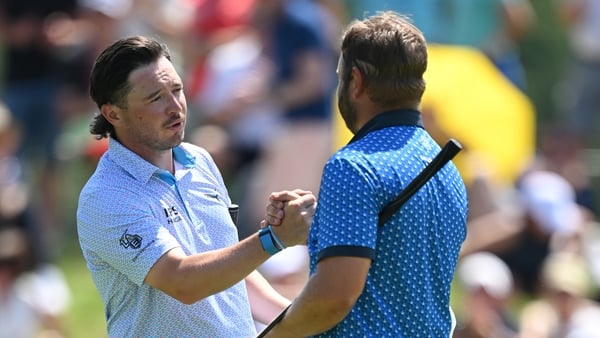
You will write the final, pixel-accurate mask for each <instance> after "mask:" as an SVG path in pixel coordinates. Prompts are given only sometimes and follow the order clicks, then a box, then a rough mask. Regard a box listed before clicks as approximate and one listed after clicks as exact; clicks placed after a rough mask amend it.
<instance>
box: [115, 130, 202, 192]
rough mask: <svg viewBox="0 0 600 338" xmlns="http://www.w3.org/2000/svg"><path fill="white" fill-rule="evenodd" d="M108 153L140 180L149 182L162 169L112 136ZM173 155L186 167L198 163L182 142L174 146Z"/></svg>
mask: <svg viewBox="0 0 600 338" xmlns="http://www.w3.org/2000/svg"><path fill="white" fill-rule="evenodd" d="M108 154H109V156H110V157H111V159H112V161H113V162H114V163H116V164H117V165H119V166H121V167H122V168H123V169H125V171H127V172H128V173H129V174H130V175H131V176H133V177H134V178H135V179H136V180H138V181H143V182H147V181H148V180H149V179H150V177H152V175H154V174H155V173H157V172H160V171H161V169H160V168H158V167H157V166H155V165H154V164H152V163H150V162H148V161H146V160H144V159H143V158H141V157H140V156H139V155H138V154H136V153H134V152H133V151H131V150H129V149H127V148H126V147H125V146H123V145H122V144H121V143H120V142H119V141H117V140H115V139H114V138H112V137H111V138H110V139H109V143H108ZM173 157H174V159H175V161H177V162H179V163H181V164H182V165H183V166H184V167H185V168H192V167H193V166H194V165H196V158H195V157H194V156H192V155H191V154H190V153H189V152H188V151H187V150H185V148H184V147H183V146H182V145H181V144H180V145H178V146H177V147H174V148H173Z"/></svg>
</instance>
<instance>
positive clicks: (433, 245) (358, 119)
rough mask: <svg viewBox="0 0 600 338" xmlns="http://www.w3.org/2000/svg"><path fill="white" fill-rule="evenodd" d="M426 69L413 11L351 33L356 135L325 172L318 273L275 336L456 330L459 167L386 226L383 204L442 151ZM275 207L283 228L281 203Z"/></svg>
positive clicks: (349, 118) (344, 88) (349, 74)
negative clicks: (433, 130)
mask: <svg viewBox="0 0 600 338" xmlns="http://www.w3.org/2000/svg"><path fill="white" fill-rule="evenodd" d="M426 67H427V46H426V43H425V39H424V37H423V35H422V33H421V32H420V31H419V30H418V29H417V28H416V27H415V26H413V25H412V24H411V23H410V22H409V21H408V20H407V19H406V18H405V17H403V16H400V15H398V14H395V13H393V12H385V13H380V14H378V15H375V16H372V17H369V18H367V19H365V20H362V21H356V22H353V23H351V24H350V26H349V27H348V29H347V30H346V32H345V34H344V36H343V40H342V46H341V56H340V59H339V63H338V69H337V73H338V76H339V86H338V107H339V110H340V113H341V115H342V117H343V119H344V121H345V123H346V126H347V127H348V128H349V129H350V130H351V131H352V132H353V133H354V137H353V139H352V140H351V141H350V143H349V144H348V145H347V146H345V147H343V148H342V149H340V150H339V151H338V152H337V153H336V154H334V155H333V156H332V157H331V158H330V159H329V161H328V162H327V164H326V165H325V168H324V170H323V177H322V181H321V186H320V190H319V203H318V206H317V209H316V212H315V216H314V221H313V223H312V225H311V228H310V232H309V238H308V249H309V254H310V274H311V276H310V279H309V281H308V283H307V285H306V286H305V287H304V289H303V290H302V291H301V292H300V294H299V295H298V297H297V298H296V299H295V300H294V301H293V302H292V305H291V306H290V307H289V309H288V310H287V312H286V313H285V316H284V317H283V318H282V320H281V321H280V322H279V323H278V324H277V325H275V326H274V327H273V329H272V330H270V331H269V334H268V335H267V336H268V337H305V336H313V335H317V336H322V337H450V336H451V335H452V331H453V328H454V325H455V324H454V322H455V321H454V316H453V314H452V310H451V309H450V287H451V282H452V279H453V276H454V270H455V267H456V263H457V260H458V255H459V251H460V247H461V244H462V242H463V240H464V238H465V236H466V217H467V195H466V190H465V186H464V183H463V181H462V179H461V176H460V175H459V173H458V171H457V169H456V167H455V166H454V165H453V164H452V163H449V164H448V165H446V166H445V167H444V168H442V169H441V170H440V171H439V172H438V173H437V174H436V176H434V177H433V178H432V179H431V181H430V182H428V183H427V184H425V185H424V186H423V187H422V188H421V189H420V190H419V191H418V192H417V193H416V194H415V195H414V196H413V197H412V198H411V199H409V200H408V202H407V203H406V204H404V206H403V208H402V209H401V210H400V211H399V212H397V213H396V214H395V215H394V216H393V217H392V218H391V219H390V220H388V221H387V222H386V224H385V225H384V226H382V227H379V226H378V214H379V212H380V210H381V209H382V208H383V207H384V206H386V205H387V204H388V203H389V202H391V201H392V200H393V199H395V197H396V196H397V194H398V193H399V192H400V191H402V190H403V189H404V188H405V187H406V185H407V184H408V183H409V182H410V181H411V180H412V179H413V178H414V177H415V176H416V175H417V174H418V173H419V172H421V170H423V168H424V167H425V166H426V165H427V164H428V162H430V161H431V159H432V158H433V157H434V156H435V155H436V154H437V153H438V152H439V151H440V147H439V146H438V145H437V144H436V143H435V141H434V140H433V139H432V138H431V136H430V135H429V134H428V133H427V131H426V130H425V129H424V128H423V125H422V122H421V114H420V112H419V111H418V107H419V104H420V100H421V96H422V94H423V92H424V90H425V81H424V79H423V73H424V72H425V69H426ZM269 212H270V216H269V217H268V218H267V220H268V221H269V222H270V224H272V225H277V224H279V222H280V220H281V218H280V217H281V214H283V213H282V212H281V207H280V206H277V205H275V204H274V205H272V206H271V207H270V208H269ZM287 216H288V215H287V212H286V216H285V217H287ZM283 219H284V220H285V218H283Z"/></svg>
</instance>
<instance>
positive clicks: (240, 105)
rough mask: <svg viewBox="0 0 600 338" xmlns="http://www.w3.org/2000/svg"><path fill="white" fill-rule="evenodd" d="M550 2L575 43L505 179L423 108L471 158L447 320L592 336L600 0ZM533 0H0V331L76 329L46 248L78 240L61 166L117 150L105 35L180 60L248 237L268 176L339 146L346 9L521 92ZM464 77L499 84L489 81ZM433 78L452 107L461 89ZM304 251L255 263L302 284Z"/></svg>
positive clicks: (309, 185)
mask: <svg viewBox="0 0 600 338" xmlns="http://www.w3.org/2000/svg"><path fill="white" fill-rule="evenodd" d="M537 3H540V1H537ZM550 3H551V5H550V6H549V7H550V8H551V14H550V15H552V16H553V17H554V18H555V19H556V21H557V22H559V23H560V24H561V25H562V26H561V30H562V31H563V32H564V34H565V39H566V41H567V43H568V47H569V49H568V62H566V63H565V66H564V69H560V70H558V69H555V71H557V72H561V74H558V77H559V78H560V79H561V80H560V81H557V83H555V84H554V85H553V88H554V90H553V91H552V92H549V93H547V97H548V100H553V101H555V102H557V104H556V105H557V107H558V108H557V110H558V111H559V113H558V114H554V115H553V116H552V118H545V119H542V118H540V116H542V115H543V114H544V112H540V111H535V110H533V111H532V112H531V114H533V116H532V118H533V120H534V121H536V124H535V126H534V128H531V129H532V130H531V139H533V144H532V150H531V152H530V156H529V158H528V159H527V161H526V163H521V164H519V166H518V167H516V168H514V170H515V171H516V172H518V174H517V175H514V177H511V178H510V179H506V177H503V179H498V178H497V176H496V175H494V169H495V168H494V167H493V166H490V165H489V163H487V162H486V161H482V158H484V159H485V156H481V155H482V154H481V153H480V152H481V150H478V151H475V149H477V146H476V144H475V143H474V142H473V141H472V140H470V139H468V138H467V137H464V139H463V138H461V133H460V130H459V131H457V130H456V129H453V130H449V129H448V128H445V125H444V123H443V122H444V120H446V121H447V120H452V116H444V114H446V115H447V113H445V111H444V110H440V109H437V110H436V109H434V108H433V109H424V111H423V114H424V115H425V116H424V117H425V121H426V125H425V127H426V128H427V129H429V130H430V131H431V132H432V134H433V135H435V136H436V137H437V138H438V141H439V142H440V144H442V143H445V141H446V139H447V138H448V137H454V138H457V139H458V140H459V141H461V142H462V143H463V146H464V148H465V149H464V151H463V152H462V153H461V154H460V155H459V157H461V158H462V159H460V165H459V169H460V170H461V171H464V172H465V173H467V172H468V173H469V175H466V174H465V181H466V184H467V187H468V191H469V200H470V215H469V222H468V235H467V239H466V241H465V243H464V245H463V252H462V257H461V261H460V262H459V268H458V270H457V272H456V286H457V292H456V294H455V295H453V302H454V306H455V307H456V309H455V310H456V312H457V317H458V326H457V330H456V332H455V336H456V337H569V338H574V337H586V338H589V337H600V331H599V328H600V325H597V323H598V322H600V307H599V306H600V304H599V303H598V302H599V301H600V293H599V286H600V260H599V259H598V257H600V224H599V223H598V218H597V217H598V212H599V211H600V210H599V209H598V201H597V198H598V197H597V195H598V193H599V192H600V189H598V185H599V183H598V182H597V179H598V177H596V174H597V173H598V172H599V170H598V169H597V168H595V167H594V166H593V162H592V161H590V154H595V153H597V152H595V151H596V150H597V149H599V148H600V130H599V127H600V120H599V115H600V1H597V0H552V1H550ZM535 4H536V1H534V0H531V1H529V0H481V1H471V0H419V1H408V0H407V1H404V0H397V1H384V0H347V1H344V0H53V1H47V0H0V338H2V337H34V336H39V334H40V332H42V333H46V334H47V333H48V332H50V333H51V334H52V335H55V336H59V337H60V336H63V335H68V334H66V332H65V329H64V326H63V325H62V324H61V320H62V319H63V317H64V315H65V314H66V313H67V311H68V307H69V304H70V301H71V300H72V299H71V298H72V296H71V292H70V290H69V286H68V284H67V283H66V279H65V276H64V275H63V274H62V272H61V271H60V269H58V268H57V267H56V265H55V261H56V259H57V258H58V257H59V256H60V253H61V250H63V249H64V247H65V246H68V245H69V243H71V244H72V243H74V242H76V241H77V239H76V238H75V237H74V233H75V232H74V230H73V229H74V228H75V224H73V223H74V215H69V214H68V212H72V210H74V209H73V208H72V207H71V208H66V207H65V205H64V204H65V201H67V202H69V203H73V201H76V197H73V196H72V195H73V194H77V193H78V192H79V189H80V186H75V187H73V186H69V184H65V182H69V181H70V180H71V183H72V181H73V179H72V178H70V177H66V175H71V174H72V173H73V171H72V170H67V169H65V167H66V166H72V165H73V163H77V168H78V170H79V171H82V173H80V175H81V176H82V177H84V178H87V176H88V175H89V174H90V173H91V171H92V170H94V167H95V163H96V161H97V160H98V158H99V156H101V155H102V153H103V151H104V150H105V149H106V143H105V142H102V141H98V140H95V139H93V138H92V136H91V135H90V134H89V133H88V131H87V128H88V125H89V122H90V121H91V117H92V116H93V113H94V112H95V111H96V109H97V107H95V106H94V105H93V103H92V101H91V100H90V98H89V96H88V75H89V71H90V69H91V66H92V62H93V60H94V58H95V57H96V56H97V54H98V53H99V51H100V50H101V49H102V48H104V47H105V46H106V45H108V44H109V43H110V42H112V41H113V40H115V39H117V38H119V37H124V36H129V35H134V34H135V35H138V34H139V35H151V36H158V37H160V38H161V40H163V41H164V42H165V43H166V44H167V45H168V46H169V48H170V50H171V54H172V55H173V61H174V63H175V65H176V67H177V68H178V71H179V73H180V74H182V75H183V76H184V77H185V78H184V81H185V92H186V97H187V102H188V124H187V128H188V130H187V133H186V138H187V141H189V142H192V143H195V144H198V145H200V146H203V147H205V148H206V149H207V150H208V151H209V152H210V153H211V155H212V156H213V157H214V159H215V161H216V163H217V164H218V166H219V168H220V170H221V172H222V174H223V176H224V179H225V182H226V183H227V186H228V189H229V191H230V194H231V197H232V200H233V201H234V203H237V204H239V205H240V215H239V218H238V220H239V221H238V223H239V224H238V225H239V233H240V237H245V236H248V235H249V234H251V233H253V232H254V231H256V229H257V226H258V222H259V220H260V219H261V218H262V215H263V212H264V207H265V202H266V197H267V195H268V193H269V192H271V191H275V190H282V189H293V188H297V187H301V188H304V189H308V190H311V191H313V192H314V193H315V194H317V195H318V190H319V182H320V176H321V169H322V166H323V165H324V163H325V161H326V160H327V158H328V157H329V156H330V155H331V154H332V153H333V151H334V150H335V149H336V148H337V147H340V146H343V141H344V140H343V139H342V141H340V135H339V134H340V133H339V131H338V126H337V122H336V118H337V117H336V114H337V112H336V105H335V102H336V99H335V88H336V85H337V82H336V81H337V80H336V73H335V71H336V66H337V59H338V43H339V41H338V38H339V36H340V33H341V30H342V29H343V27H344V25H345V24H346V23H348V22H349V21H350V20H352V19H353V18H362V17H363V16H364V15H366V14H372V13H375V12H376V11H381V10H395V11H398V12H400V13H404V14H407V15H408V16H409V17H411V18H412V20H413V21H414V23H415V24H416V25H417V26H418V27H419V28H420V29H421V30H422V31H423V32H424V34H425V37H426V39H427V40H428V43H429V44H430V45H432V46H434V45H438V44H439V45H444V46H457V47H459V48H465V49H468V50H473V51H476V52H477V53H479V54H480V55H482V56H483V58H484V59H485V60H486V62H488V63H489V64H490V65H491V66H492V67H493V69H494V70H495V72H496V73H497V74H498V76H499V77H500V78H502V79H503V80H502V81H505V82H506V84H505V85H509V86H511V88H513V89H514V91H515V92H518V93H519V94H520V95H524V97H527V95H528V90H529V86H530V85H532V84H531V81H530V79H528V77H527V74H528V71H527V70H528V67H532V66H536V65H537V64H538V63H543V62H544V58H545V57H546V56H545V55H544V51H540V55H539V59H537V60H535V65H533V64H531V60H530V63H527V62H524V60H523V57H522V54H521V50H520V48H521V47H523V45H524V44H526V43H527V37H528V34H531V32H532V31H533V30H535V29H536V27H537V26H538V25H541V24H543V23H542V22H543V21H542V20H540V13H537V12H536V6H535ZM545 15H548V14H547V13H546V14H545ZM432 69H433V68H432ZM550 71H552V70H550ZM447 81H449V82H450V83H453V81H452V79H450V80H447ZM470 85H471V86H476V87H480V88H484V89H487V90H488V91H489V92H494V91H496V88H495V87H494V86H493V85H492V84H487V83H485V81H484V80H483V79H482V80H481V81H478V82H476V83H471V84H470ZM497 92H500V91H497ZM472 93H474V92H473V91H472V90H471V88H469V87H465V88H457V90H455V91H453V92H452V96H453V97H452V99H453V100H459V102H461V101H465V102H466V101H467V100H468V99H469V95H472ZM431 95H433V96H435V97H433V100H434V101H436V102H439V104H440V105H441V106H443V105H444V104H445V102H448V101H447V100H449V99H450V97H449V96H445V95H444V93H443V92H441V93H440V92H436V93H435V94H431ZM446 95H449V94H446ZM463 96H464V97H463ZM506 101H507V102H508V99H506ZM467 109H468V107H466V106H465V107H463V108H462V110H463V112H462V113H461V114H462V116H465V114H467V115H466V116H471V117H472V118H473V120H475V119H476V118H475V117H476V116H477V120H481V119H482V117H481V116H483V121H484V124H483V125H481V126H478V128H484V129H482V130H483V133H484V134H489V135H492V134H493V131H494V129H498V128H501V127H504V126H500V125H497V123H498V122H497V121H498V120H496V119H494V118H489V120H485V115H483V114H485V113H486V112H485V111H480V110H473V111H466V110H467ZM500 109H502V108H501V107H500ZM515 123H519V122H518V121H508V124H509V125H508V126H507V127H508V130H511V129H510V124H515ZM517 129H518V128H515V129H513V130H517ZM488 130H489V132H488ZM518 130H523V129H518ZM501 136H502V137H503V138H514V137H519V135H511V134H507V135H501ZM501 141H502V140H498V141H497V142H501ZM469 142H473V143H469ZM482 142H483V140H482ZM505 151H506V152H508V153H509V154H510V153H511V149H505ZM484 155H486V154H484ZM75 181H76V180H75ZM80 183H81V184H83V181H82V182H80ZM65 210H66V211H65ZM307 258H308V256H307V252H306V248H305V247H301V246H300V247H293V248H288V249H286V250H284V251H283V252H282V253H279V254H277V255H275V256H273V257H272V258H271V259H270V260H269V261H267V262H266V263H265V264H264V265H263V266H262V267H261V268H260V270H261V272H262V273H263V274H264V275H265V276H266V277H267V278H268V279H269V280H270V281H271V282H272V283H273V284H274V285H275V286H276V287H277V288H278V289H279V290H280V291H281V292H282V293H283V294H284V295H286V296H288V297H290V298H293V297H294V296H295V295H296V293H297V292H298V291H299V289H300V287H301V286H302V285H303V284H304V283H305V282H306V279H307V278H308V272H307V269H308V265H307V263H308V261H307ZM23 323H34V324H35V325H29V324H27V325H24V324H23ZM9 324H10V325H9Z"/></svg>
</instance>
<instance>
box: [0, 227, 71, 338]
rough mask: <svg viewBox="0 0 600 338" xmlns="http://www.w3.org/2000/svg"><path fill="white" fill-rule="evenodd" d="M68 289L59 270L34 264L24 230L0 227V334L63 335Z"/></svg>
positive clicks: (16, 336) (17, 336) (18, 336)
mask: <svg viewBox="0 0 600 338" xmlns="http://www.w3.org/2000/svg"><path fill="white" fill-rule="evenodd" d="M69 302H70V292H69V289H68V286H67V284H66V281H65V279H64V276H63V274H62V272H61V271H60V270H59V269H57V268H56V267H55V266H53V265H51V264H43V265H36V264H34V257H33V254H32V252H31V241H30V239H29V238H28V236H27V234H26V232H25V231H24V230H23V229H21V228H19V227H17V226H13V225H10V224H2V225H1V226H0V337H11V338H13V337H14V338H33V337H66V336H68V335H67V332H66V331H65V328H64V322H63V320H64V315H65V313H66V310H67V308H68V306H69Z"/></svg>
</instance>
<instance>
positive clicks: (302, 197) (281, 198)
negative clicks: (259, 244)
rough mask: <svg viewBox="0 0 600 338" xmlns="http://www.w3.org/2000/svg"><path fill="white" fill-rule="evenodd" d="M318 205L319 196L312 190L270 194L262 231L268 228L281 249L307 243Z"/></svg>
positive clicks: (261, 223) (261, 225)
mask: <svg viewBox="0 0 600 338" xmlns="http://www.w3.org/2000/svg"><path fill="white" fill-rule="evenodd" d="M316 207H317V198H316V197H315V195H314V194H313V193H312V192H310V191H306V190H302V189H296V190H292V191H290V190H283V191H279V192H273V193H271V195H269V203H268V204H267V208H266V215H265V219H264V220H263V221H261V222H260V227H261V231H263V230H268V231H269V232H270V233H271V236H272V237H273V239H275V242H276V245H277V246H279V248H278V249H280V250H282V249H284V248H286V247H289V246H294V245H300V244H306V241H307V238H308V230H309V228H310V224H311V223H312V219H313V216H314V214H315V209H316ZM277 242H279V243H277Z"/></svg>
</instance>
